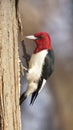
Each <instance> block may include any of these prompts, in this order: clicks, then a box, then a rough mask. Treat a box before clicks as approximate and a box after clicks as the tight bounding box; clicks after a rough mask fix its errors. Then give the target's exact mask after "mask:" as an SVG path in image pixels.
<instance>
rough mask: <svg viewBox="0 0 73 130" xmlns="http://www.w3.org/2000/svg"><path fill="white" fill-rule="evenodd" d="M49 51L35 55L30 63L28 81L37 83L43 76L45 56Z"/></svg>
mask: <svg viewBox="0 0 73 130" xmlns="http://www.w3.org/2000/svg"><path fill="white" fill-rule="evenodd" d="M47 53H48V52H47V50H43V51H40V52H38V53H36V54H33V55H32V57H31V59H30V62H29V70H28V74H27V78H28V80H29V81H30V82H31V81H35V82H37V81H38V79H39V78H40V76H41V72H42V67H43V64H44V59H45V56H46V55H47Z"/></svg>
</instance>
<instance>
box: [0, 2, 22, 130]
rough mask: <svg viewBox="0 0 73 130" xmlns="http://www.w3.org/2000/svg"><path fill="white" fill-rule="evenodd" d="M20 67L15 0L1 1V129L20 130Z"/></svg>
mask: <svg viewBox="0 0 73 130" xmlns="http://www.w3.org/2000/svg"><path fill="white" fill-rule="evenodd" d="M19 77H20V67H19V56H18V24H17V20H16V9H15V0H0V129H1V130H20V128H21V126H20V107H19V95H20V78H19Z"/></svg>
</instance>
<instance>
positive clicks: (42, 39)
mask: <svg viewBox="0 0 73 130" xmlns="http://www.w3.org/2000/svg"><path fill="white" fill-rule="evenodd" d="M32 37H33V38H34V40H35V43H36V45H37V47H36V49H35V50H34V53H33V54H32V56H31V59H30V61H29V68H28V73H27V80H28V85H29V86H28V87H27V90H26V92H24V93H23V94H22V95H21V98H20V104H21V103H22V102H23V101H24V100H25V99H26V98H27V97H28V96H29V95H30V94H32V97H31V102H30V104H33V103H34V101H35V99H36V97H37V95H38V93H39V92H40V91H41V90H42V88H43V87H44V85H45V83H46V80H47V79H48V78H49V76H50V75H51V74H52V72H53V68H54V67H53V66H54V52H53V49H52V47H51V40H50V37H49V35H48V34H47V33H45V32H40V33H36V34H35V35H34V36H27V38H32Z"/></svg>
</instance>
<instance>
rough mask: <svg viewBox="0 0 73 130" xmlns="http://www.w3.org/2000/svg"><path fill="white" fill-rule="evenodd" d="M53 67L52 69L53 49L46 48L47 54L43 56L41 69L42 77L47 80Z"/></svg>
mask: <svg viewBox="0 0 73 130" xmlns="http://www.w3.org/2000/svg"><path fill="white" fill-rule="evenodd" d="M53 69H54V52H53V50H48V54H47V56H46V58H45V62H44V65H43V69H42V70H43V71H42V76H43V78H44V79H46V80H47V79H48V78H49V76H50V75H51V74H52V72H53Z"/></svg>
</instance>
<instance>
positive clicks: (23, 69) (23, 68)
mask: <svg viewBox="0 0 73 130" xmlns="http://www.w3.org/2000/svg"><path fill="white" fill-rule="evenodd" d="M25 71H26V72H27V71H28V69H27V68H26V67H25V66H23V64H22V63H20V72H21V75H22V76H24V72H25Z"/></svg>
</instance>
